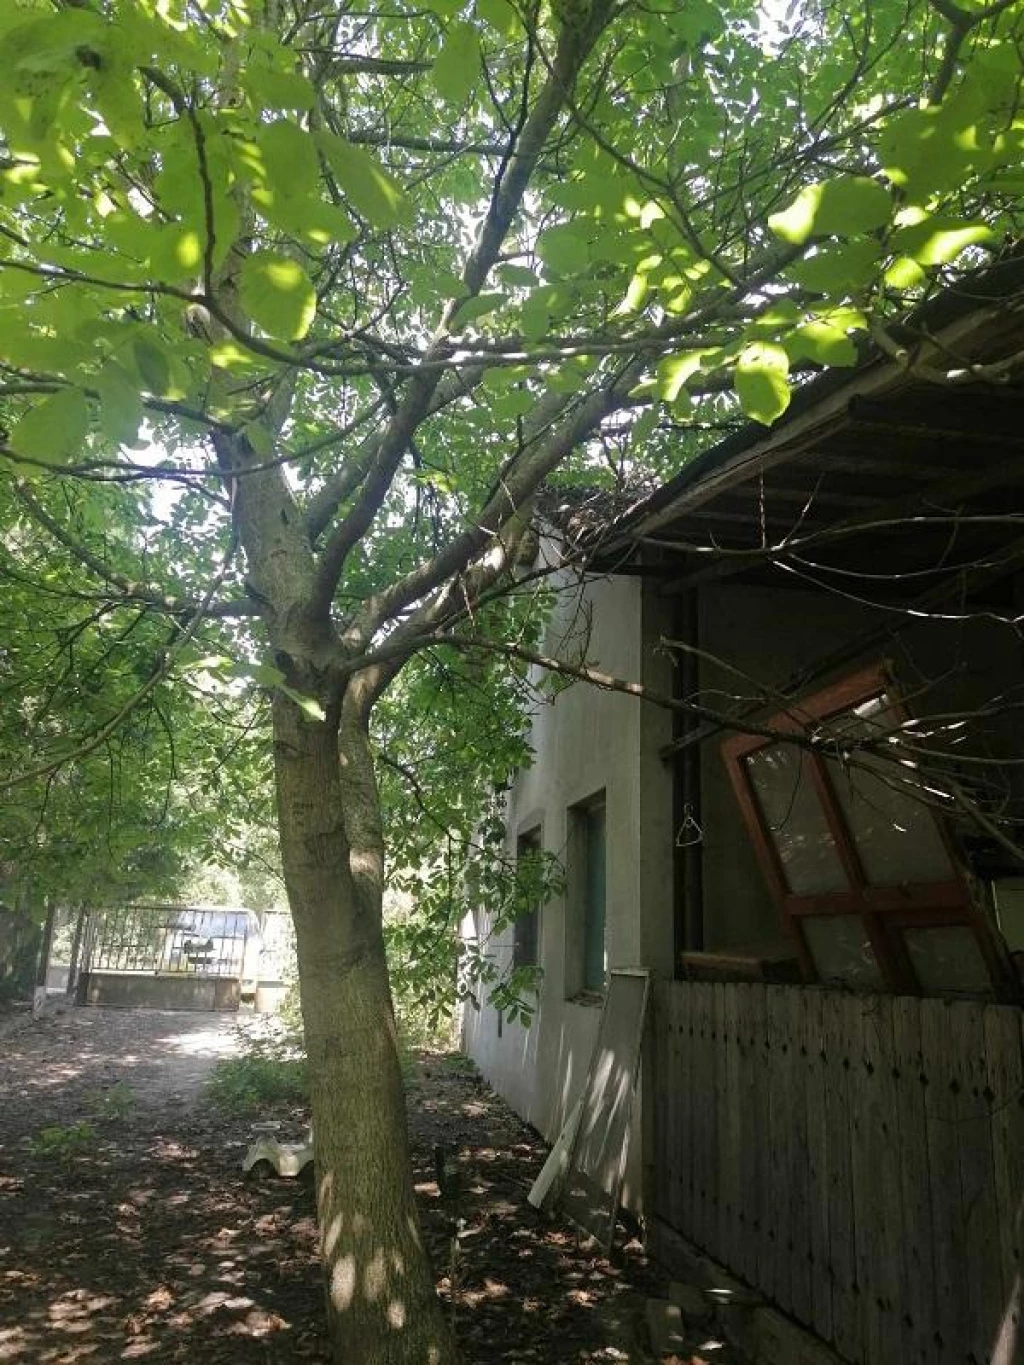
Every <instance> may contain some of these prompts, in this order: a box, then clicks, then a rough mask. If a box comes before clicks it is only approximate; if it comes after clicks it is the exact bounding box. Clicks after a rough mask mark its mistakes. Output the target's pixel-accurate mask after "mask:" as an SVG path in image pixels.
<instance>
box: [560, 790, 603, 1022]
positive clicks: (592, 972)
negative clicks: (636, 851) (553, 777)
mask: <svg viewBox="0 0 1024 1365" xmlns="http://www.w3.org/2000/svg"><path fill="white" fill-rule="evenodd" d="M606 862H607V851H606V839H605V802H604V793H603V792H602V793H601V794H600V795H599V796H596V797H594V798H593V799H592V800H590V801H587V802H585V803H584V804H583V805H580V806H574V807H573V808H572V809H571V810H570V812H569V888H568V890H569V898H570V916H569V920H568V924H569V929H570V935H571V941H570V943H569V944H568V950H569V951H568V954H567V965H568V971H567V976H566V987H567V994H569V995H570V996H572V995H576V994H578V993H579V992H580V991H603V990H604V988H605V982H606V978H607V972H608V949H607V934H606V927H607V924H606V906H605V879H606Z"/></svg>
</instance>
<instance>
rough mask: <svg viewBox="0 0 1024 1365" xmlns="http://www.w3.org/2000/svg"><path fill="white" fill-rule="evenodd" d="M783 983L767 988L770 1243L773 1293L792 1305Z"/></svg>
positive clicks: (788, 1304) (777, 1298)
mask: <svg viewBox="0 0 1024 1365" xmlns="http://www.w3.org/2000/svg"><path fill="white" fill-rule="evenodd" d="M784 991H785V987H784V986H769V987H767V989H766V991H765V1023H766V1030H765V1031H766V1035H767V1054H768V1059H769V1062H768V1073H767V1077H766V1080H767V1084H768V1138H769V1149H768V1150H769V1166H768V1172H767V1180H768V1187H769V1188H768V1197H769V1205H768V1207H769V1212H770V1219H769V1225H768V1245H769V1247H770V1249H771V1256H772V1261H773V1267H772V1297H773V1298H774V1299H775V1301H776V1302H777V1303H779V1304H781V1305H782V1307H783V1308H789V1307H790V1264H789V1257H790V1249H789V1243H790V1241H791V1233H790V1228H791V1221H792V1220H791V1205H792V1197H793V1192H792V1190H791V1189H790V1171H791V1166H790V1161H789V1150H788V1148H789V1141H790V1109H791V1105H792V1099H791V1096H790V1093H789V1080H790V1077H789V1067H788V1058H787V1055H786V1017H785V1010H784V1008H783V1005H784Z"/></svg>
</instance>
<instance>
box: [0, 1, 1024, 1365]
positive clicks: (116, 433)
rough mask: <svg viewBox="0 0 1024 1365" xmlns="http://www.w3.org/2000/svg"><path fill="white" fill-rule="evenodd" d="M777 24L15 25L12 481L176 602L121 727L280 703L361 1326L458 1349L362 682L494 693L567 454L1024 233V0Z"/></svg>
mask: <svg viewBox="0 0 1024 1365" xmlns="http://www.w3.org/2000/svg"><path fill="white" fill-rule="evenodd" d="M787 14H789V18H787V19H786V20H782V19H779V18H774V19H773V18H771V17H770V16H769V15H767V14H766V13H763V12H761V11H760V10H759V9H758V7H757V6H756V5H754V4H752V3H748V2H746V0H718V2H717V3H716V2H714V0H688V3H686V4H685V5H676V4H668V5H666V6H664V7H663V8H662V9H659V8H658V7H657V6H641V5H639V4H633V3H616V2H615V0H557V3H554V2H553V3H552V4H551V6H550V8H548V7H547V6H542V5H540V4H539V3H536V0H524V3H519V0H476V3H475V4H474V5H469V4H468V3H467V4H460V3H459V0H427V2H426V3H425V4H424V5H422V6H407V5H406V4H404V3H398V4H397V5H389V6H387V7H380V8H378V7H377V6H376V5H375V4H374V3H373V2H372V0H363V2H362V3H346V4H342V3H339V0H326V3H325V0H319V3H314V2H313V0H251V2H250V3H246V0H63V2H62V0H24V3H18V4H13V5H9V6H7V7H6V9H5V11H4V13H3V15H2V16H0V64H2V67H3V70H4V71H5V73H6V78H5V83H4V86H3V89H2V90H0V129H2V136H3V164H2V169H0V236H2V253H3V254H2V256H0V358H2V374H3V385H2V389H0V394H2V398H3V402H4V404H5V412H6V425H7V433H6V436H5V439H4V443H3V446H2V453H3V456H4V459H5V463H6V466H7V470H6V474H5V478H6V480H7V483H8V485H9V489H10V497H11V499H12V505H13V504H14V503H16V504H17V506H18V515H19V517H21V516H26V517H29V518H30V519H32V520H33V521H34V523H35V525H36V527H37V533H38V534H39V535H40V536H42V537H43V538H44V539H45V542H46V544H47V547H48V548H47V557H48V559H49V557H50V556H52V557H53V558H55V559H56V558H58V557H61V558H63V559H64V562H65V563H66V565H68V566H71V567H72V568H73V571H74V573H75V575H76V576H77V577H78V579H79V580H80V582H81V584H82V585H83V588H85V589H86V590H87V591H88V592H89V593H90V594H91V595H93V596H94V597H95V598H96V599H97V600H99V601H102V602H104V603H106V604H109V608H110V609H111V610H113V609H114V605H115V604H116V607H117V609H118V610H128V611H131V610H134V611H136V612H143V611H145V613H146V615H147V617H152V618H153V619H158V618H159V619H162V620H163V621H164V622H165V623H166V624H167V636H166V638H165V640H164V642H163V647H162V648H161V649H160V650H159V651H158V652H157V653H156V654H155V655H154V656H152V657H151V659H150V661H149V668H148V671H145V673H144V675H143V676H140V677H139V678H138V687H137V689H136V690H135V692H134V693H133V696H132V697H131V698H129V699H127V700H126V701H125V703H124V704H123V705H122V706H121V707H120V708H114V707H111V706H109V705H107V704H106V703H105V701H104V700H103V698H102V697H101V698H99V699H97V702H96V706H95V714H96V717H98V719H94V720H93V721H92V722H91V725H92V729H91V731H90V733H91V734H92V736H93V738H95V736H96V735H97V734H99V735H102V736H104V737H106V735H107V734H108V733H109V734H113V732H114V730H116V729H117V728H118V727H120V726H121V725H123V724H124V723H125V722H126V721H127V720H129V719H130V718H131V717H132V716H134V715H136V714H137V713H138V712H139V710H140V708H143V707H144V706H145V705H146V704H147V701H148V699H149V698H151V697H152V696H153V695H154V694H155V693H156V691H157V690H158V689H162V688H164V687H165V685H167V686H170V685H173V684H174V683H176V682H181V681H182V680H188V679H189V678H194V677H195V676H197V675H199V674H203V675H204V676H206V677H208V678H209V679H213V680H216V679H217V678H219V679H220V680H221V682H222V684H223V687H224V688H225V689H226V691H225V698H224V701H223V703H222V704H223V705H224V706H225V707H227V706H228V704H229V703H230V701H231V699H232V697H233V696H234V693H235V690H236V689H237V688H238V687H239V686H240V685H241V683H242V682H243V681H244V680H245V679H248V680H249V682H251V684H252V685H253V686H254V687H255V688H257V689H259V690H260V691H261V694H263V695H269V696H270V709H271V717H272V732H273V738H272V744H273V751H272V752H273V763H274V773H275V784H276V801H277V821H278V826H279V835H280V843H281V854H282V862H283V868H284V875H285V880H286V884H287V890H288V897H289V902H290V906H291V910H292V914H293V917H294V920H295V926H296V933H297V943H298V955H299V970H300V979H301V993H302V1010H303V1017H304V1025H305V1033H306V1043H307V1049H308V1054H309V1062H310V1074H311V1084H312V1103H313V1115H314V1122H315V1125H316V1133H317V1195H318V1205H319V1216H320V1221H321V1226H322V1229H323V1247H324V1262H325V1273H326V1282H327V1297H328V1311H329V1321H330V1333H331V1339H332V1343H333V1350H334V1355H335V1358H336V1359H337V1360H338V1361H339V1362H340V1361H346V1362H348V1361H356V1360H358V1361H365V1362H374V1363H376V1362H395V1361H401V1362H413V1361H415V1362H423V1361H442V1360H447V1359H449V1358H450V1357H451V1349H452V1348H451V1343H450V1342H449V1340H448V1338H447V1335H446V1331H445V1327H444V1323H443V1320H442V1317H441V1315H440V1312H439V1309H438V1305H437V1301H436V1297H435V1292H434V1284H433V1278H432V1274H431V1271H430V1268H429V1265H428V1262H427V1257H426V1255H425V1252H424V1248H423V1244H422V1239H421V1235H420V1231H419V1224H418V1220H417V1216H416V1210H415V1204H414V1199H413V1192H412V1186H411V1181H410V1176H409V1170H408V1160H407V1152H406V1140H405V1127H404V1114H403V1096H402V1085H401V1077H400V1072H399V1067H398V1057H397V1052H396V1047H395V1032H394V1024H393V1013H392V1008H391V1003H390V995H389V985H388V974H387V965H386V961H385V949H384V941H383V933H382V919H381V900H382V892H383V888H384V880H385V848H384V826H383V822H382V810H381V801H380V790H379V786H378V769H377V764H376V762H375V744H374V739H373V733H374V732H373V729H372V718H373V716H374V714H375V708H377V707H378V706H379V705H384V704H385V703H384V702H383V701H382V699H384V698H386V697H387V694H388V689H389V688H390V687H392V685H393V684H394V683H395V680H396V679H397V678H398V677H399V676H400V674H401V673H402V670H403V669H405V670H408V669H422V670H426V672H428V673H429V670H430V668H432V667H433V668H439V667H444V668H447V669H448V670H449V671H450V672H451V673H453V674H457V675H459V676H460V677H461V678H462V680H463V681H465V682H468V683H469V685H470V686H471V687H472V686H479V687H484V688H491V687H494V686H496V685H497V683H496V681H495V680H496V678H497V675H498V668H499V663H500V659H501V658H502V657H503V656H502V655H501V653H500V652H498V653H495V652H494V651H493V650H492V648H491V647H492V645H493V644H494V642H495V641H497V642H499V643H501V642H504V643H505V644H507V643H508V642H509V640H511V641H512V642H518V641H521V640H527V641H528V639H529V637H530V632H531V631H532V630H534V629H535V625H536V620H537V614H538V608H537V605H536V600H535V598H534V597H533V596H532V595H531V591H528V590H527V589H526V588H524V584H523V579H524V577H525V578H526V579H527V580H529V578H530V574H529V573H528V572H527V570H526V569H525V567H524V566H526V565H528V564H530V563H532V562H534V551H535V539H534V533H535V529H536V522H537V519H538V516H539V514H540V511H541V510H542V509H541V506H540V504H539V502H538V499H539V498H540V496H541V494H542V493H543V492H544V490H550V489H558V488H562V489H566V488H569V487H571V486H573V485H574V484H575V485H579V484H588V485H589V484H594V483H599V482H602V481H603V482H605V483H606V484H608V485H610V486H611V487H612V488H615V489H617V490H619V491H620V492H622V491H628V490H629V489H630V488H634V487H636V486H637V484H638V483H642V482H643V480H644V479H645V478H648V479H649V478H650V477H652V476H657V475H658V474H659V473H662V472H664V471H665V470H666V469H669V468H671V467H673V466H674V465H677V464H678V463H679V461H680V459H681V458H685V456H686V455H687V454H689V453H692V452H693V451H694V450H695V449H696V448H697V447H698V445H699V441H700V439H701V435H702V433H706V432H707V431H709V430H718V429H720V428H721V427H722V426H723V425H728V424H729V423H731V422H733V421H735V420H737V419H738V417H739V416H740V414H741V412H742V413H744V414H746V415H747V416H750V417H753V418H755V419H757V420H759V421H762V422H764V423H766V424H767V423H771V422H772V421H773V420H774V419H775V418H776V417H777V416H778V415H779V414H780V413H781V412H783V411H784V410H785V407H786V405H787V404H788V401H789V395H790V390H791V387H792V385H793V384H795V383H799V382H800V379H801V378H802V377H803V376H804V375H805V374H808V373H813V372H814V371H816V370H818V369H820V368H821V367H823V366H829V365H843V364H850V363H852V362H853V360H854V359H855V358H856V356H857V354H858V346H859V345H861V344H863V342H864V339H865V337H866V336H867V334H868V332H869V330H871V331H873V332H874V334H875V336H876V337H877V338H879V339H881V340H883V341H892V336H891V324H892V323H893V322H895V321H898V320H899V319H900V318H901V317H902V316H903V315H904V314H905V312H906V311H907V309H908V307H909V306H910V305H911V304H912V303H914V302H915V301H917V300H919V299H920V298H921V297H922V296H924V295H925V294H927V293H928V292H929V291H930V290H931V289H932V288H934V287H935V286H936V285H937V284H941V282H942V281H943V279H945V278H946V277H947V275H948V273H949V272H950V271H951V270H953V269H955V268H959V267H960V266H964V265H970V264H972V263H975V262H977V261H978V260H979V259H982V258H983V256H984V254H985V253H986V252H989V251H998V250H999V249H1000V246H1001V243H1002V241H1003V239H1004V236H1005V235H1006V234H1007V233H1010V232H1012V231H1013V230H1014V223H1013V212H1014V205H1015V203H1016V200H1017V196H1018V192H1019V189H1020V183H1019V174H1018V172H1017V171H1016V170H1015V167H1016V165H1017V164H1018V163H1019V159H1020V151H1021V142H1022V124H1021V121H1020V118H1019V116H1018V114H1017V100H1018V93H1019V79H1020V61H1019V56H1018V49H1017V46H1016V44H1017V43H1018V41H1019V31H1018V30H1019V24H1020V19H1019V15H1018V16H1015V15H1014V13H1013V7H1012V5H1011V4H1010V3H1009V0H997V2H996V3H993V4H991V5H989V6H987V7H985V8H979V7H977V6H972V7H971V8H970V9H966V8H961V7H960V6H959V5H957V4H954V3H952V2H951V0H933V2H932V3H930V4H929V3H922V2H921V0H906V3H903V4H887V5H885V6H877V5H872V4H869V3H865V4H864V5H863V7H862V8H854V9H852V10H851V7H850V6H848V5H831V4H827V3H817V0H813V2H812V0H809V2H808V3H807V4H805V5H799V4H798V5H797V6H795V7H793V6H791V7H790V10H789V11H787ZM893 344H895V343H893ZM908 363H910V360H909V358H908ZM140 437H141V441H142V445H141V447H140V445H139V440H140ZM157 480H163V481H164V483H165V488H166V489H167V490H170V492H169V493H167V494H165V495H164V497H163V499H162V507H161V509H160V511H159V513H158V520H159V521H160V522H161V525H159V526H156V527H148V528H147V527H144V526H143V525H142V524H141V519H142V518H144V517H145V516H146V515H149V514H151V512H152V510H153V506H154V505H155V504H150V503H149V501H148V499H147V498H146V497H145V496H143V495H141V494H139V493H138V492H136V491H133V490H138V488H139V487H140V486H142V485H145V484H147V483H151V482H153V481H157ZM110 483H113V484H115V485H117V486H118V487H119V488H120V489H121V490H122V492H123V493H124V497H123V499H122V503H123V506H124V508H125V515H126V516H128V517H129V518H131V517H134V518H135V519H136V520H135V525H134V529H133V531H132V532H131V533H130V534H128V535H127V536H125V537H120V536H116V537H111V535H110V534H109V531H108V527H107V525H106V524H105V522H104V518H103V514H102V513H99V514H97V510H96V509H97V508H98V507H101V506H102V505H103V504H102V496H103V495H105V494H106V492H108V491H109V490H108V489H107V485H108V484H110ZM46 572H47V570H45V569H44V570H42V571H41V574H40V578H45V573H46ZM211 645H215V646H216V651H217V653H218V654H220V655H225V656H227V657H228V658H229V659H230V661H231V662H230V663H224V662H217V661H216V660H214V661H213V662H212V663H211V662H210V661H209V659H207V658H206V656H207V654H208V652H209V650H210V648H211ZM506 652H507V651H506ZM424 660H426V662H424ZM456 660H457V662H456ZM410 661H412V662H410ZM405 676H406V677H409V676H411V675H410V674H409V673H408V671H407V672H406V675H405ZM408 695H409V696H410V697H411V698H413V699H415V698H416V697H417V696H418V695H420V694H419V693H418V692H417V689H416V688H415V687H411V688H410V690H409V692H408ZM413 704H415V703H413ZM391 719H392V724H394V713H393V712H392V717H391ZM84 735H85V731H83V738H82V741H81V744H79V746H78V747H79V748H82V747H83V746H87V745H88V744H89V743H91V742H92V741H91V740H90V739H88V738H85V737H84ZM73 752H74V746H73V745H69V743H68V741H67V738H66V737H62V739H61V741H60V742H59V743H56V744H55V745H53V746H51V748H50V750H49V751H48V753H47V754H46V755H45V756H44V758H43V759H42V761H41V765H42V766H44V767H46V766H49V767H51V768H54V769H56V768H58V767H60V766H61V765H62V764H63V763H64V762H66V760H67V759H68V757H69V754H72V753H73ZM39 766H40V763H39V762H37V763H36V764H35V765H34V766H33V765H32V764H30V763H28V762H27V761H26V762H25V763H24V764H18V763H14V764H13V765H12V770H11V772H10V774H9V776H8V779H7V783H8V786H10V785H12V784H17V783H18V782H19V780H20V779H21V778H23V777H26V776H28V775H31V774H32V772H33V771H34V769H35V768H37V767H39ZM484 766H486V764H485V765H484Z"/></svg>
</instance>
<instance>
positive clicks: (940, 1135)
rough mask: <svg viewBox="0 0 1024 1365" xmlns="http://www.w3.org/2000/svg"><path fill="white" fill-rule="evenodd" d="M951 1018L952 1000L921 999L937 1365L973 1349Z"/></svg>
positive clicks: (952, 1364) (950, 1364)
mask: <svg viewBox="0 0 1024 1365" xmlns="http://www.w3.org/2000/svg"><path fill="white" fill-rule="evenodd" d="M949 1015H950V1004H949V1002H948V1001H947V1000H922V1001H921V1055H922V1060H923V1064H924V1075H925V1078H926V1081H927V1087H926V1090H925V1136H926V1141H927V1148H928V1167H929V1171H930V1182H931V1200H932V1233H933V1237H934V1252H933V1259H934V1266H935V1308H936V1313H935V1343H934V1346H935V1349H934V1354H933V1357H932V1359H933V1361H934V1363H935V1365H961V1362H963V1361H965V1360H966V1359H967V1350H968V1344H967V1343H968V1310H967V1294H966V1288H965V1284H964V1279H965V1273H966V1264H967V1263H966V1259H965V1257H966V1238H965V1234H964V1214H963V1203H962V1200H961V1195H960V1159H959V1152H958V1142H957V1132H956V1121H957V1102H956V1094H955V1092H954V1089H953V1086H954V1083H955V1077H954V1076H953V1074H952V1071H951V1068H950V1055H951V1051H952V1048H951V1042H950V1022H949Z"/></svg>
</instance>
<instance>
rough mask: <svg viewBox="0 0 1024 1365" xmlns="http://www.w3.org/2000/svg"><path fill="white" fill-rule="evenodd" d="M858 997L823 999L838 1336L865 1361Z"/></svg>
mask: <svg viewBox="0 0 1024 1365" xmlns="http://www.w3.org/2000/svg"><path fill="white" fill-rule="evenodd" d="M859 1008H860V1006H859V1003H858V1002H857V1001H856V1000H855V999H851V998H850V997H848V996H845V995H841V994H839V992H837V991H827V992H825V993H824V994H823V995H822V1030H823V1034H824V1042H825V1059H826V1060H825V1128H826V1141H827V1143H828V1159H827V1170H826V1178H827V1182H828V1195H829V1197H828V1221H829V1231H828V1237H829V1260H830V1270H831V1274H830V1281H831V1287H832V1336H831V1340H832V1341H833V1342H834V1343H835V1346H836V1349H837V1350H838V1351H839V1353H840V1355H842V1356H844V1357H845V1358H846V1359H847V1360H860V1359H861V1356H860V1350H861V1342H862V1339H863V1334H862V1331H861V1315H860V1310H859V1295H858V1289H857V1268H856V1254H855V1243H854V1212H853V1174H852V1163H853V1157H852V1146H851V1125H852V1119H851V1113H850V1070H851V1066H852V1058H851V1050H852V1037H851V1027H850V1021H851V1018H852V1016H853V1012H854V1011H855V1010H857V1009H859Z"/></svg>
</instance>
